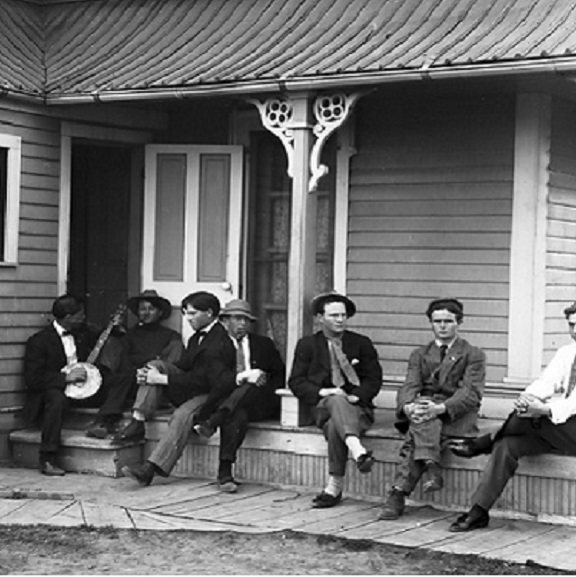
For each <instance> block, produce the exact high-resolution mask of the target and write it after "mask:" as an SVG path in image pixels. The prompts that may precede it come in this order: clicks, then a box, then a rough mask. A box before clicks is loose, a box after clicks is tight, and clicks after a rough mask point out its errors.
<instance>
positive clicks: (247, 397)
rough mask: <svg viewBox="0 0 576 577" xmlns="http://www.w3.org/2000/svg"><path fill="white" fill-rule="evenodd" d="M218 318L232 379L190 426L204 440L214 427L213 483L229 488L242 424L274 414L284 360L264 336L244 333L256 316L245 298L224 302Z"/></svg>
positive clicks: (282, 381) (244, 428) (243, 428)
mask: <svg viewBox="0 0 576 577" xmlns="http://www.w3.org/2000/svg"><path fill="white" fill-rule="evenodd" d="M220 319H221V321H222V323H223V325H224V326H225V327H226V330H227V331H228V334H229V335H230V342H231V343H232V344H233V346H232V347H229V349H228V350H227V351H226V356H227V358H226V359H225V362H226V364H227V366H228V367H229V368H230V376H229V378H232V379H233V380H234V389H233V391H232V392H231V393H230V394H229V395H228V396H227V397H226V398H225V399H224V400H223V401H222V402H220V403H219V404H217V406H210V404H209V403H206V404H205V405H204V406H203V407H202V409H201V410H200V413H199V414H198V424H197V425H195V426H194V430H195V431H196V433H198V435H200V437H202V438H204V439H209V438H210V437H211V436H212V435H213V434H214V433H215V432H216V429H217V428H220V451H219V453H220V454H219V466H218V488H219V489H220V490H221V491H224V492H227V493H235V492H236V490H237V484H236V482H235V481H234V476H233V474H232V466H233V464H234V463H235V462H236V455H237V452H238V449H239V448H240V445H241V444H242V442H243V441H244V438H245V436H246V432H247V431H248V423H249V422H254V421H264V420H266V419H272V418H278V417H279V412H280V398H279V397H278V395H276V389H278V388H280V387H283V386H284V384H285V368H284V362H283V361H282V358H281V357H280V353H279V352H278V351H277V349H276V347H275V346H274V343H273V342H272V340H271V339H269V338H268V337H263V336H260V335H256V334H251V333H250V328H251V325H252V324H253V322H254V321H255V320H256V317H255V316H254V315H253V314H252V310H251V307H250V304H249V303H248V302H247V301H245V300H240V299H236V300H232V301H230V302H229V303H227V304H226V306H225V307H224V310H223V311H222V313H221V314H220Z"/></svg>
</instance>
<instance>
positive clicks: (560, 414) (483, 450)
mask: <svg viewBox="0 0 576 577" xmlns="http://www.w3.org/2000/svg"><path fill="white" fill-rule="evenodd" d="M564 316H565V317H566V320H567V322H568V333H569V334H570V337H571V339H572V342H571V343H570V344H567V345H564V346H562V347H560V348H559V349H558V351H557V352H556V354H555V355H554V357H553V358H552V360H551V361H550V363H549V364H548V366H547V367H546V368H545V369H544V371H543V372H542V375H541V376H540V378H538V379H536V380H535V381H534V382H533V383H532V384H530V385H528V387H527V388H526V390H525V391H524V392H523V393H521V394H520V395H519V396H518V398H517V399H516V401H515V403H514V405H515V408H514V411H513V412H512V413H511V414H510V415H509V416H508V418H507V420H506V421H505V423H504V424H503V425H502V427H500V428H499V429H498V430H496V431H494V432H492V433H488V434H486V435H482V436H481V437H478V438H476V439H472V440H465V441H462V442H459V443H457V442H454V443H452V446H451V449H452V452H453V453H455V454H456V455H459V456H461V457H475V456H477V455H481V454H488V453H489V454H490V458H489V459H488V463H487V464H486V467H485V469H484V472H483V474H482V476H481V478H480V482H479V483H478V485H477V486H476V490H475V491H474V494H473V495H472V507H471V509H470V510H469V511H468V512H467V513H465V514H463V515H461V516H459V517H458V518H457V519H456V521H454V523H452V525H450V531H453V532H464V531H473V530H474V529H481V528H483V527H486V526H487V525H488V522H489V520H490V516H489V511H490V509H491V508H492V506H493V505H494V503H495V502H496V500H497V499H498V498H499V497H500V495H501V494H502V492H503V491H504V488H505V487H506V484H507V483H508V481H509V480H510V479H511V478H512V477H513V476H514V474H515V472H516V469H517V468H518V461H519V460H520V458H521V457H528V456H535V455H542V454H545V453H563V454H567V455H572V456H576V342H575V341H576V330H575V327H576V302H575V303H573V304H572V305H570V306H569V307H568V308H566V309H564Z"/></svg>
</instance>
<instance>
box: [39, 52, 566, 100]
mask: <svg viewBox="0 0 576 577" xmlns="http://www.w3.org/2000/svg"><path fill="white" fill-rule="evenodd" d="M569 73H574V74H576V56H567V57H561V58H547V59H545V60H544V59H538V60H515V61H506V62H502V61H500V62H490V63H471V64H465V65H449V64H447V65H444V66H422V67H420V68H414V69H401V70H382V71H378V72H358V73H345V74H329V75H323V76H314V77H307V76H302V77H296V76H294V77H280V78H276V79H263V80H254V81H236V82H226V83H211V84H196V85H191V86H181V87H177V88H169V87H166V88H143V89H138V88H136V89H126V90H98V91H93V92H89V93H83V94H65V93H61V94H48V95H47V96H46V98H45V101H46V103H47V104H59V105H64V104H82V103H88V102H120V101H135V100H164V99H174V98H176V99H186V98H196V97H208V96H246V95H254V94H263V93H277V92H281V93H286V92H302V91H317V90H330V89H335V88H337V89H340V90H342V89H346V88H351V87H363V86H374V85H378V84H388V83H405V82H415V81H422V80H435V81H441V80H454V79H459V78H466V79H471V78H497V77H502V76H527V75H534V74H540V75H549V74H554V75H566V74H569Z"/></svg>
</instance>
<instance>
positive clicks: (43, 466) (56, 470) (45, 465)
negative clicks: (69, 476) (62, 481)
mask: <svg viewBox="0 0 576 577" xmlns="http://www.w3.org/2000/svg"><path fill="white" fill-rule="evenodd" d="M39 469H40V472H41V473H42V474H43V475H48V476H49V477H63V476H64V475H65V474H66V471H64V469H61V468H60V467H59V466H58V465H56V463H52V462H51V461H42V462H41V463H40V466H39Z"/></svg>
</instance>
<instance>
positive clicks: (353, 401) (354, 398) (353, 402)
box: [346, 395, 360, 405]
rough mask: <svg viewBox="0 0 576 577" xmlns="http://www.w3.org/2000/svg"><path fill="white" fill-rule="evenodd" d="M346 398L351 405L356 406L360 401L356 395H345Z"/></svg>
mask: <svg viewBox="0 0 576 577" xmlns="http://www.w3.org/2000/svg"><path fill="white" fill-rule="evenodd" d="M346 398H347V399H348V402H349V403H350V404H351V405H356V404H357V403H358V402H359V401H360V397H359V396H358V395H346Z"/></svg>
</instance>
